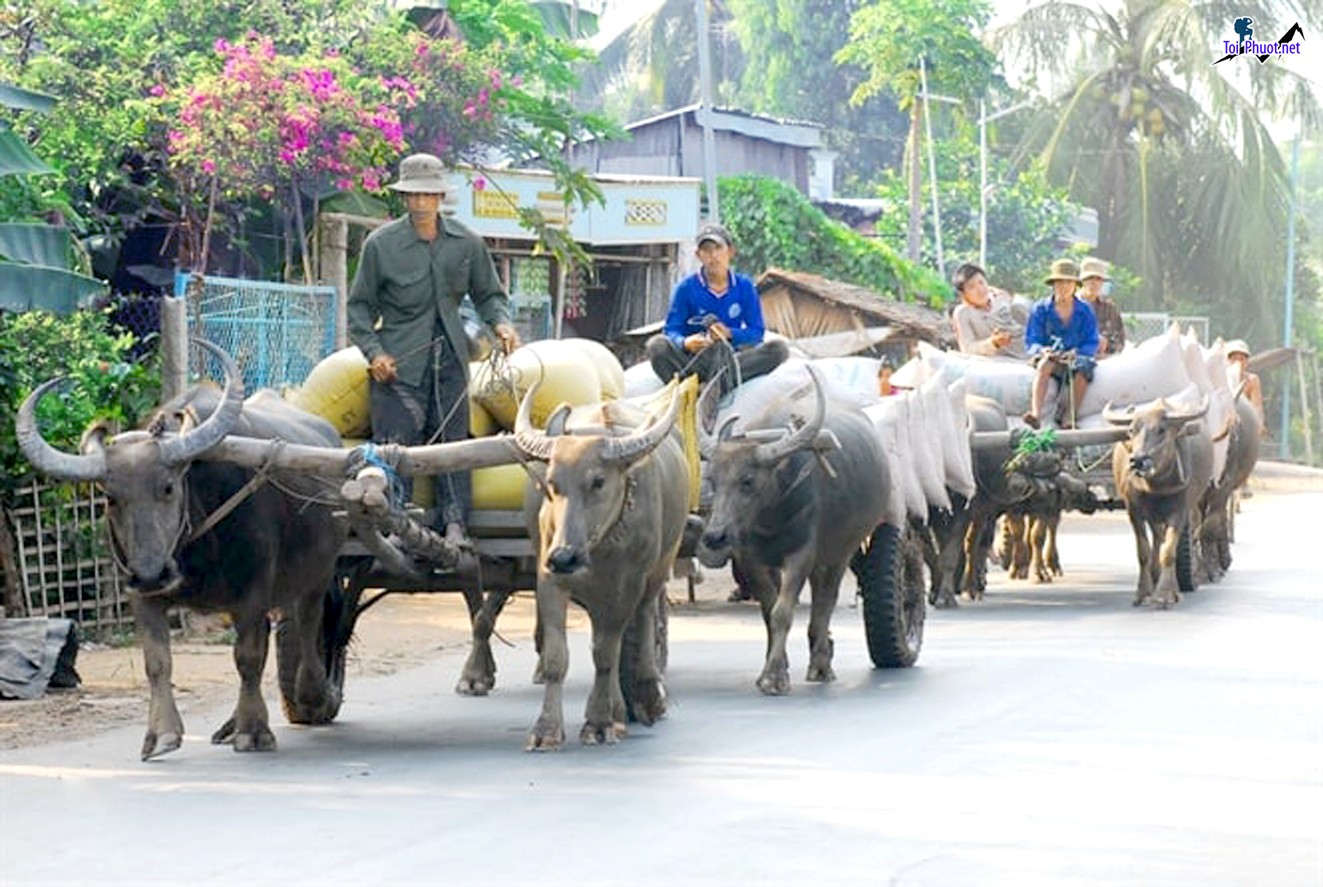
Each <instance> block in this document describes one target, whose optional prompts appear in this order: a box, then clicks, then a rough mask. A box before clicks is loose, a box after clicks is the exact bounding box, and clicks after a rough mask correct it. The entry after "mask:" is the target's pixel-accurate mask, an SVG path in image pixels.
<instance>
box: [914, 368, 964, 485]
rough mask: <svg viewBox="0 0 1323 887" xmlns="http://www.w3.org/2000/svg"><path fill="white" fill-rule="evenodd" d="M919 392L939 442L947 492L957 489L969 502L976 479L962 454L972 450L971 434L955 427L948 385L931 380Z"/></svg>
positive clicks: (938, 380) (962, 427)
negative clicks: (970, 448)
mask: <svg viewBox="0 0 1323 887" xmlns="http://www.w3.org/2000/svg"><path fill="white" fill-rule="evenodd" d="M920 393H921V394H922V396H923V406H924V413H925V415H926V416H927V417H928V422H929V428H930V429H932V430H933V431H934V432H935V436H936V439H937V440H938V441H939V442H940V446H941V452H942V462H941V469H942V480H943V483H944V485H945V486H946V488H947V489H949V490H954V491H955V492H957V493H959V494H960V495H961V496H963V497H965V499H967V500H968V499H970V498H971V497H972V496H973V495H974V476H973V474H972V472H970V471H968V470H967V468H966V462H965V459H964V458H963V457H962V455H961V452H960V451H961V450H962V449H963V450H966V451H967V450H968V449H969V434H968V432H967V431H966V429H965V427H964V426H963V425H957V424H956V416H955V414H954V412H953V411H952V409H951V399H950V395H949V390H948V388H947V385H946V383H944V382H943V381H942V380H941V379H931V380H929V381H928V382H925V383H924V385H923V387H922V388H921V389H920ZM962 418H963V417H962Z"/></svg>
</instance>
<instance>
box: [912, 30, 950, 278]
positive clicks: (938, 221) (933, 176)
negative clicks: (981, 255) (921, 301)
mask: <svg viewBox="0 0 1323 887" xmlns="http://www.w3.org/2000/svg"><path fill="white" fill-rule="evenodd" d="M919 86H920V87H921V88H922V89H923V128H924V130H925V132H926V133H927V135H928V182H929V185H930V187H931V190H932V196H933V236H934V242H935V244H936V246H937V273H938V274H940V275H941V276H942V277H946V257H945V256H943V255H942V207H941V204H940V203H939V202H938V199H937V155H936V153H935V152H934V151H933V115H932V114H930V113H928V65H927V63H926V62H925V61H924V58H923V56H919Z"/></svg>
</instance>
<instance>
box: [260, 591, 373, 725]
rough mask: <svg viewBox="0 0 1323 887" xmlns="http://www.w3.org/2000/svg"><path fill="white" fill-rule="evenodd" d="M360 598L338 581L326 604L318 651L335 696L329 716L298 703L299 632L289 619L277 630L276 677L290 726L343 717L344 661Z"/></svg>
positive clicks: (281, 704)
mask: <svg viewBox="0 0 1323 887" xmlns="http://www.w3.org/2000/svg"><path fill="white" fill-rule="evenodd" d="M360 595H361V590H360V591H352V590H350V589H349V587H348V583H347V582H345V581H344V580H343V579H337V580H336V582H335V585H334V587H333V588H332V589H331V591H330V592H329V593H328V594H327V595H326V600H325V602H324V603H323V608H322V631H321V636H320V638H319V639H318V643H317V649H318V652H319V653H320V654H321V656H322V664H323V665H324V666H325V667H326V679H327V681H328V682H329V683H330V685H331V689H332V690H334V692H335V696H336V703H335V705H334V707H333V708H332V709H331V711H330V713H329V715H327V714H325V713H317V714H314V713H312V712H308V711H304V710H303V708H302V707H301V706H300V705H299V704H298V703H297V702H296V701H295V698H294V680H295V676H296V675H298V672H299V663H300V661H301V660H302V658H303V657H302V654H301V652H300V650H299V633H298V628H297V626H296V625H295V624H294V620H293V618H292V617H290V616H288V615H287V616H286V617H285V618H283V619H281V620H280V624H279V625H277V626H276V677H277V682H278V683H279V685H280V707H281V709H282V710H283V711H284V713H285V720H287V721H289V722H290V723H291V724H329V723H330V722H331V721H333V720H335V717H336V715H338V714H339V713H340V705H341V703H342V702H343V701H344V689H345V657H346V654H347V653H348V650H349V639H350V638H351V637H352V636H353V633H354V623H355V622H357V620H358V599H359V596H360Z"/></svg>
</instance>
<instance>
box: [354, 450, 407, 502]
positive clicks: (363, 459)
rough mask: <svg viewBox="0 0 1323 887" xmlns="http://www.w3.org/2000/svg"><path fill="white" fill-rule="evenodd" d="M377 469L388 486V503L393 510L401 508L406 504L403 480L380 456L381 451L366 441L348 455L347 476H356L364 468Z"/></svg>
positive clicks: (393, 467) (392, 466)
mask: <svg viewBox="0 0 1323 887" xmlns="http://www.w3.org/2000/svg"><path fill="white" fill-rule="evenodd" d="M367 467H372V468H379V469H381V471H382V472H383V473H384V474H385V475H386V480H387V482H388V483H389V485H390V501H391V506H392V507H393V508H403V507H404V506H405V505H406V504H408V496H406V495H405V492H404V478H402V477H400V474H399V472H398V471H396V470H395V466H394V465H391V464H390V463H389V462H387V461H386V459H385V458H384V457H383V456H382V455H381V450H380V449H379V448H378V447H377V445H376V444H374V443H372V442H371V441H368V442H367V443H364V444H360V445H359V446H357V447H355V448H354V449H353V450H352V451H351V452H350V455H349V463H348V466H347V468H348V474H349V475H350V476H352V475H355V474H357V473H358V472H359V471H361V470H362V469H364V468H367Z"/></svg>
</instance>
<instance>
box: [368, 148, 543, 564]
mask: <svg viewBox="0 0 1323 887" xmlns="http://www.w3.org/2000/svg"><path fill="white" fill-rule="evenodd" d="M445 173H446V170H445V167H444V165H443V164H442V163H441V161H440V160H439V159H438V158H436V157H434V156H432V155H431V154H413V155H411V156H409V157H406V158H404V160H403V161H401V163H400V177H399V181H398V182H396V183H395V184H393V185H391V186H390V187H391V188H392V189H394V190H395V191H399V192H400V193H401V194H403V195H404V203H405V206H407V207H408V210H409V215H408V216H407V217H405V218H400V219H396V220H395V221H393V222H389V223H387V224H385V225H383V226H382V227H380V228H378V229H377V230H375V231H373V232H372V233H371V234H370V235H368V238H367V240H366V241H364V243H363V255H362V258H361V259H360V260H359V265H358V273H357V274H355V275H354V282H353V285H352V286H351V287H350V288H349V302H348V315H349V338H350V341H352V342H353V343H354V344H355V345H357V346H358V348H359V350H361V351H362V352H363V356H364V357H366V358H367V359H368V363H369V368H368V374H369V375H370V376H371V377H372V380H371V385H370V389H371V398H372V399H371V413H372V437H373V439H374V440H377V441H381V442H386V443H399V444H405V445H409V446H413V445H417V444H426V443H441V442H446V441H456V440H464V439H465V438H467V437H468V435H469V404H468V369H469V353H468V344H467V341H468V340H467V338H466V337H465V335H464V325H463V321H462V320H461V319H460V315H459V305H460V302H461V301H462V300H463V298H464V296H465V294H467V295H468V296H469V297H470V298H472V300H473V304H474V305H475V306H476V307H477V309H478V314H479V315H480V316H481V317H482V319H483V320H484V321H486V322H487V324H489V325H490V326H491V327H492V330H493V331H494V332H495V333H496V336H497V337H498V338H499V339H500V340H501V344H502V346H503V347H504V348H505V350H506V351H507V352H509V351H512V350H514V349H515V348H517V347H518V346H519V335H518V333H516V332H515V329H514V327H513V326H511V324H510V300H509V297H508V296H507V295H506V293H505V290H504V289H503V288H502V287H501V281H500V278H499V277H497V275H496V268H495V266H494V265H493V264H492V258H491V254H490V253H488V252H487V246H486V244H485V243H483V241H482V238H481V237H480V236H478V235H477V234H476V233H474V232H473V231H471V230H470V229H468V228H466V227H465V226H464V225H462V224H460V223H459V222H456V221H455V220H453V219H448V218H446V217H444V216H443V215H441V211H440V210H441V201H442V199H443V198H444V196H445V193H446V191H447V190H448V189H449V185H448V183H447V181H446V178H445ZM472 502H473V492H472V485H471V481H470V477H469V473H468V472H467V471H462V472H452V473H450V474H445V475H441V476H439V477H438V478H437V479H436V509H435V517H434V521H433V523H434V526H435V528H436V529H437V531H438V532H441V533H444V534H445V536H446V538H447V540H449V541H450V542H451V543H453V544H455V545H465V544H467V540H468V536H467V532H468V529H467V528H468V515H469V510H470V508H471V506H472Z"/></svg>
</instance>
